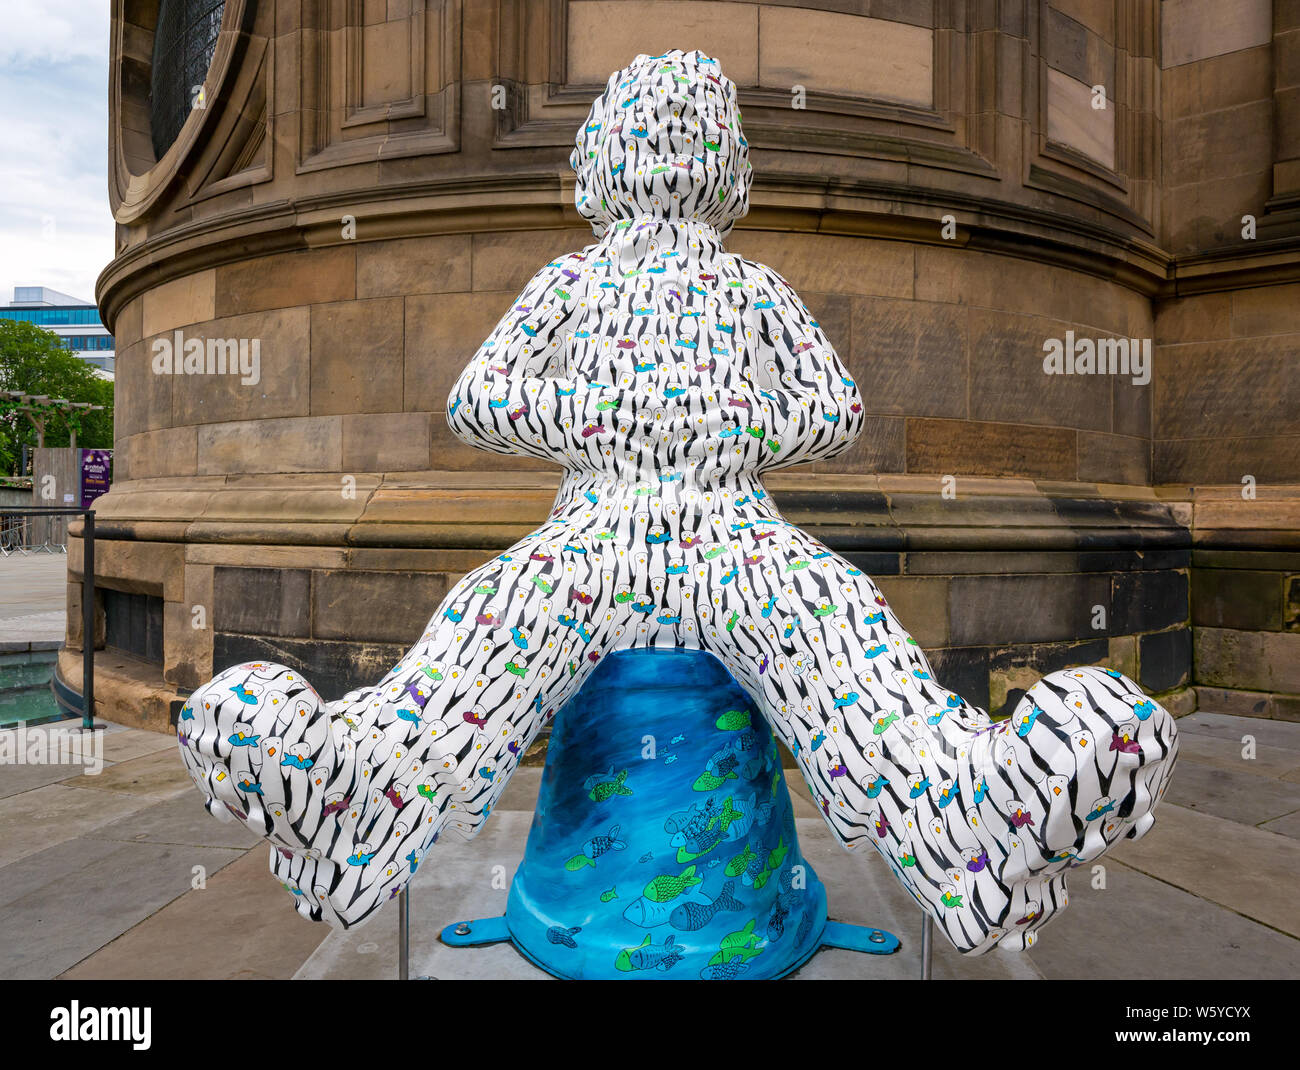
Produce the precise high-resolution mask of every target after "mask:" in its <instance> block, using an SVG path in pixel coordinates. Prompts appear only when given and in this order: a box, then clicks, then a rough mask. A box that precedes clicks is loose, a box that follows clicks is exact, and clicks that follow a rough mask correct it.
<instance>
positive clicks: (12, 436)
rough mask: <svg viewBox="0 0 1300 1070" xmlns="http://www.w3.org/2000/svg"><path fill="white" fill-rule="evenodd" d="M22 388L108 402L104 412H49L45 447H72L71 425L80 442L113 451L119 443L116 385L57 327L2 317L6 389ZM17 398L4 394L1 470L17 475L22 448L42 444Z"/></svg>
mask: <svg viewBox="0 0 1300 1070" xmlns="http://www.w3.org/2000/svg"><path fill="white" fill-rule="evenodd" d="M5 390H21V391H23V392H24V393H27V394H36V395H40V394H46V395H48V396H49V397H50V398H64V399H66V400H68V401H88V402H90V403H91V404H93V405H103V406H104V410H103V411H102V412H87V411H85V410H80V411H78V410H73V411H72V412H71V413H69V414H68V415H67V416H66V417H65V416H61V415H47V416H46V418H45V445H47V446H67V445H70V437H71V436H70V426H69V421H71V425H72V426H74V427H76V428H77V445H78V446H85V447H88V448H91V449H110V448H112V445H113V383H112V380H110V379H103V378H100V376H98V375H96V374H95V371H94V369H93V368H92V367H91V366H90V365H89V364H87V363H86V362H85V361H84V360H82V359H81V358H80V357H78V356H75V355H73V353H72V352H70V351H69V350H67V349H65V348H64V347H63V346H62V345H61V344H60V342H59V339H58V336H57V335H56V334H54V333H53V332H51V331H46V330H42V329H41V328H40V327H37V326H36V325H35V324H32V323H21V322H17V321H15V320H4V319H0V391H5ZM17 404H18V403H17V402H16V401H13V400H11V399H10V398H7V397H3V396H0V472H5V473H17V471H18V465H19V463H20V461H21V458H22V448H23V445H24V444H26V445H28V446H35V445H36V428H34V427H33V426H32V423H31V421H30V420H29V419H28V418H27V416H26V414H25V413H21V412H18V411H16V405H17Z"/></svg>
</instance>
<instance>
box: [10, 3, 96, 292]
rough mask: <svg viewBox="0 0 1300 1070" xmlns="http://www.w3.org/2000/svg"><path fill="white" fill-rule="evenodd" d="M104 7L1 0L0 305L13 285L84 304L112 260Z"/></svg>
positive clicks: (84, 4)
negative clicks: (58, 292) (49, 289)
mask: <svg viewBox="0 0 1300 1070" xmlns="http://www.w3.org/2000/svg"><path fill="white" fill-rule="evenodd" d="M108 44H109V41H108V4H107V3H104V2H101V0H7V2H6V5H5V32H4V34H3V35H2V36H0V114H3V115H4V117H5V132H6V136H5V150H4V152H3V154H0V303H8V302H9V300H11V299H12V297H13V287H14V286H52V287H54V288H55V289H57V290H62V291H64V292H65V293H70V294H73V295H75V296H77V297H80V298H83V299H85V300H88V301H93V300H94V297H95V278H96V276H98V275H99V273H100V271H102V270H103V268H104V266H105V265H106V264H107V263H108V262H109V260H110V259H112V256H113V217H112V213H111V212H110V210H109V205H108Z"/></svg>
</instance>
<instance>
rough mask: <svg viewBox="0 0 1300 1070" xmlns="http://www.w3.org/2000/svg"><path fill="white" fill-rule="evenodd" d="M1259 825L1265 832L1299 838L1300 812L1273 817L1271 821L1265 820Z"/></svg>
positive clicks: (1294, 838)
mask: <svg viewBox="0 0 1300 1070" xmlns="http://www.w3.org/2000/svg"><path fill="white" fill-rule="evenodd" d="M1259 827H1260V828H1262V829H1264V830H1265V831H1266V832H1276V833H1277V834H1278V835H1279V836H1290V837H1291V839H1293V840H1300V813H1294V814H1286V815H1285V816H1283V817H1275V818H1274V819H1273V820H1272V821H1265V822H1264V824H1262V825H1260V826H1259Z"/></svg>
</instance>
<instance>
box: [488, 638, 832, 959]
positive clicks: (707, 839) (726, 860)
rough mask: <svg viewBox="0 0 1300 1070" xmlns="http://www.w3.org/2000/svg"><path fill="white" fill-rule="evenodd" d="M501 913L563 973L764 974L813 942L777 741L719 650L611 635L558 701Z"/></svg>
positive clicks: (820, 916)
mask: <svg viewBox="0 0 1300 1070" xmlns="http://www.w3.org/2000/svg"><path fill="white" fill-rule="evenodd" d="M505 920H506V924H507V927H508V928H509V932H510V937H511V939H512V940H513V942H514V943H515V945H516V946H517V947H518V948H519V949H520V950H521V951H522V952H523V953H524V954H525V955H527V956H528V958H530V959H531V960H532V961H533V962H535V963H536V964H537V965H539V966H540V967H541V968H542V969H544V970H546V971H547V972H548V973H551V974H554V975H555V976H557V977H566V978H577V979H598V978H601V979H609V978H643V979H644V978H663V979H696V978H705V979H725V978H752V979H763V978H772V977H780V976H782V975H783V974H786V973H789V972H790V971H791V970H793V969H795V968H796V967H797V966H799V965H800V964H802V963H803V962H804V961H806V960H807V959H808V958H809V957H811V955H812V954H813V953H814V952H815V951H816V950H817V948H818V946H819V945H820V943H821V938H822V933H823V930H824V929H825V927H826V890H825V888H824V887H823V885H822V883H821V881H820V880H819V879H818V878H817V875H816V873H815V872H814V871H813V869H812V867H811V866H809V865H808V863H807V862H806V861H805V860H804V858H803V856H802V855H801V854H800V851H799V844H798V841H797V839H796V838H795V824H794V811H793V810H792V808H791V806H790V796H789V792H788V790H787V787H786V782H785V776H784V773H783V772H782V769H781V762H780V758H779V755H778V753H777V749H776V744H775V741H774V740H773V738H772V733H771V730H770V729H769V728H768V727H767V724H766V723H765V721H764V720H763V718H762V717H761V715H760V714H759V713H758V712H757V710H756V709H755V708H754V706H753V704H752V703H751V702H750V701H749V697H748V696H747V695H746V694H745V692H744V691H743V690H742V689H741V688H740V685H739V684H737V683H736V681H735V679H734V678H733V677H732V676H731V674H730V673H729V672H728V671H727V669H726V667H725V666H723V664H722V663H721V662H720V661H718V660H717V659H716V658H715V657H713V655H711V654H708V653H705V652H703V651H698V650H676V649H638V650H624V651H619V652H617V653H615V654H612V655H610V656H608V657H607V658H605V659H604V661H603V663H602V664H601V665H600V666H598V667H597V669H596V670H595V672H593V674H592V676H591V678H590V679H589V680H588V681H587V683H586V684H585V685H584V686H583V688H582V690H581V691H580V692H579V693H578V694H577V695H576V696H575V697H574V698H573V699H572V700H571V701H570V702H569V703H568V704H567V705H566V706H565V707H564V708H563V709H562V710H560V712H559V713H558V714H557V715H556V718H555V722H554V726H553V728H552V735H551V741H550V746H549V748H548V751H547V756H546V769H545V771H544V773H543V776H542V785H541V794H540V797H539V798H538V802H537V810H536V813H535V814H534V817H533V823H532V828H531V830H530V831H529V835H528V845H527V848H526V851H525V855H524V860H523V862H522V863H521V865H520V867H519V870H518V872H517V873H516V874H515V878H514V882H513V884H512V885H511V888H510V895H509V900H508V903H507V907H506V915H505Z"/></svg>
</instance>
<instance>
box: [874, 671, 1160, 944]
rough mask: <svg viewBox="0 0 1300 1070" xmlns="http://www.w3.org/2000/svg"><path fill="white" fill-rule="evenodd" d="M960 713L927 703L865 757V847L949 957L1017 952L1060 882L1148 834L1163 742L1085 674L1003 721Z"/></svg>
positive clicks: (1058, 895) (1051, 687)
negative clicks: (933, 927)
mask: <svg viewBox="0 0 1300 1070" xmlns="http://www.w3.org/2000/svg"><path fill="white" fill-rule="evenodd" d="M970 711H971V708H970V707H964V706H963V707H958V708H951V709H944V708H942V707H940V706H937V705H935V704H933V703H931V704H929V705H928V706H926V707H925V708H924V709H923V710H922V711H921V712H915V713H911V714H906V715H904V716H903V717H902V718H900V719H898V720H897V721H894V722H891V723H890V724H889V725H888V727H887V728H886V730H885V731H884V732H882V733H881V734H880V735H879V736H878V737H876V739H875V740H874V741H872V742H871V743H869V744H868V746H867V747H866V748H865V751H864V756H865V758H866V760H867V764H868V766H869V769H868V771H867V773H866V774H865V776H864V777H863V778H862V781H861V784H862V786H863V787H864V788H865V790H866V794H867V796H868V797H869V798H870V799H871V800H872V801H871V802H870V803H869V804H868V807H869V810H868V815H869V821H870V824H871V826H872V830H873V832H872V836H871V838H872V840H873V842H875V843H876V845H877V847H879V848H881V849H882V851H883V852H884V853H885V855H886V857H887V858H888V860H889V862H890V865H891V867H892V868H893V870H894V872H895V873H896V874H897V876H898V877H899V879H900V880H902V881H903V883H904V884H905V885H906V886H907V887H908V889H909V891H911V892H912V894H913V895H914V896H915V897H916V898H917V900H918V901H919V902H920V903H921V905H922V906H923V907H925V909H927V910H928V911H929V912H930V913H931V914H932V915H933V916H934V918H935V920H936V921H937V922H938V924H939V925H940V927H941V928H942V929H943V930H944V932H945V933H947V935H948V936H949V938H950V939H951V940H952V942H953V943H954V944H955V945H956V946H957V947H958V948H959V949H960V950H962V951H969V952H975V953H980V952H983V951H987V950H989V949H990V948H992V947H993V946H996V945H1002V946H1011V947H1016V948H1024V947H1028V946H1030V945H1031V944H1032V943H1033V941H1034V934H1035V931H1036V930H1037V929H1039V928H1040V927H1041V926H1042V925H1044V924H1045V923H1046V922H1047V921H1048V920H1049V919H1050V918H1051V917H1052V915H1053V914H1054V913H1055V912H1056V911H1057V910H1059V909H1061V908H1062V907H1064V906H1065V904H1066V889H1065V875H1066V873H1067V872H1068V871H1069V869H1071V868H1072V867H1075V866H1080V865H1083V864H1085V863H1089V862H1093V861H1095V860H1096V859H1097V858H1098V857H1100V856H1101V855H1102V854H1103V853H1105V852H1106V851H1107V850H1108V849H1109V848H1110V847H1111V846H1112V845H1114V844H1115V843H1116V842H1118V841H1119V840H1120V839H1121V838H1126V837H1127V838H1130V839H1136V838H1138V837H1140V836H1142V835H1143V834H1144V833H1145V832H1146V831H1147V829H1149V828H1150V827H1151V825H1152V823H1153V822H1154V820H1155V818H1154V815H1153V814H1152V809H1153V808H1154V807H1155V805H1156V803H1157V802H1158V801H1159V800H1160V797H1161V796H1162V795H1163V793H1164V790H1165V787H1166V785H1167V784H1168V782H1169V777H1170V774H1171V773H1172V771H1173V766H1174V762H1175V760H1176V757H1177V753H1178V743H1177V730H1176V729H1175V727H1174V719H1173V717H1172V716H1170V714H1169V713H1168V712H1167V711H1166V710H1165V709H1164V708H1163V707H1161V706H1160V705H1159V704H1158V703H1156V702H1154V701H1152V700H1151V699H1149V698H1147V697H1146V696H1145V695H1144V694H1143V693H1142V691H1141V690H1140V689H1139V688H1138V687H1137V685H1136V684H1134V683H1133V682H1132V681H1131V680H1129V679H1128V678H1127V677H1125V676H1124V675H1123V674H1121V673H1118V672H1115V671H1114V670H1110V669H1100V668H1091V667H1089V668H1080V669H1069V670H1065V671H1060V672H1055V673H1051V674H1049V675H1048V676H1046V677H1044V678H1043V679H1042V680H1040V681H1039V682H1038V683H1037V684H1035V685H1034V686H1033V687H1031V688H1030V689H1029V691H1028V692H1027V693H1026V694H1025V696H1024V697H1023V698H1022V699H1021V701H1020V703H1019V704H1018V705H1017V707H1016V709H1015V712H1014V713H1013V714H1012V716H1011V717H1010V718H1009V719H1007V720H1004V721H1001V722H992V721H989V720H988V719H987V718H986V717H985V716H984V715H983V713H982V711H975V712H976V713H977V714H978V716H974V717H973V716H971V712H970ZM882 716H888V715H887V714H884V715H877V717H876V719H875V722H876V723H877V724H879V723H880V721H881V719H882ZM853 764H856V763H854V762H852V761H851V760H850V765H853Z"/></svg>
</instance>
